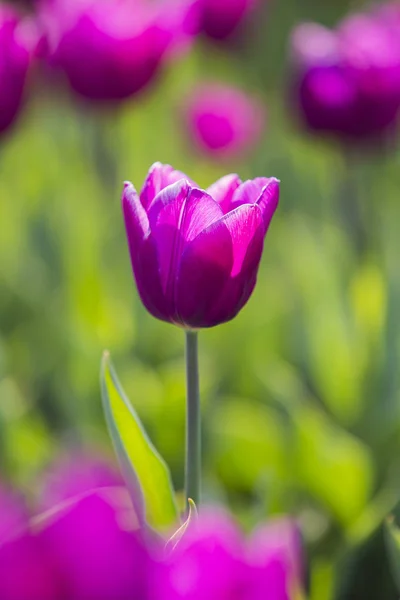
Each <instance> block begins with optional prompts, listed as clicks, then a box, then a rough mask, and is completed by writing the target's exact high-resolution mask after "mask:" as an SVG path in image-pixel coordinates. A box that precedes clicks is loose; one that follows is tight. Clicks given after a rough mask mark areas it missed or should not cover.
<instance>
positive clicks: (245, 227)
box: [176, 204, 264, 327]
mask: <svg viewBox="0 0 400 600" xmlns="http://www.w3.org/2000/svg"><path fill="white" fill-rule="evenodd" d="M263 238H264V225H263V220H262V214H261V210H260V208H259V207H258V206H257V205H248V204H245V205H243V206H240V207H238V208H237V209H236V210H234V211H232V212H230V213H228V214H227V215H225V216H223V217H222V218H221V219H219V220H218V221H217V222H215V223H213V224H211V225H210V226H209V227H208V228H207V229H206V230H204V231H203V232H202V233H201V234H200V235H199V236H198V237H197V238H196V239H195V240H194V241H193V242H191V243H190V244H189V245H188V246H187V249H186V250H185V252H184V253H183V255H182V261H181V268H180V272H179V279H178V284H177V295H176V298H177V307H178V313H179V317H180V320H181V322H182V323H184V324H185V325H187V326H189V327H212V326H213V325H216V324H218V323H222V322H224V321H228V320H229V319H231V318H233V317H234V316H235V315H236V314H237V312H239V310H240V309H241V308H242V306H243V305H244V304H245V302H247V300H248V298H249V296H250V294H251V292H252V290H253V288H254V284H255V280H256V274H257V269H258V265H259V262H260V259H261V253H262V249H263Z"/></svg>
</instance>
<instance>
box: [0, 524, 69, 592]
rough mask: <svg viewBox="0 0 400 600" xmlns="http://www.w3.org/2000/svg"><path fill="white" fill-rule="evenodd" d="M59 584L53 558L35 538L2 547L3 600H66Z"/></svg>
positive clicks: (26, 536) (0, 577) (0, 585)
mask: <svg viewBox="0 0 400 600" xmlns="http://www.w3.org/2000/svg"><path fill="white" fill-rule="evenodd" d="M58 583H59V580H58V577H57V576H56V572H55V570H54V569H53V564H52V560H51V554H48V553H47V552H45V549H44V548H43V547H42V544H41V541H40V540H39V539H37V538H36V537H34V536H33V535H30V534H28V533H25V534H24V535H22V536H21V537H19V538H17V539H14V540H12V541H10V542H8V543H6V544H3V545H1V546H0V598H1V600H58V599H59V598H64V597H65V596H64V588H63V587H61V586H59V585H58ZM77 600H78V599H77Z"/></svg>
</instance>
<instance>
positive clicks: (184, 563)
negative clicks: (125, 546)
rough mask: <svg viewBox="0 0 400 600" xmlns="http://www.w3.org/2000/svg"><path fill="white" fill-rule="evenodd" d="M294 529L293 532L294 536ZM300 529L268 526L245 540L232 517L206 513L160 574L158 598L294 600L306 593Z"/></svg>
mask: <svg viewBox="0 0 400 600" xmlns="http://www.w3.org/2000/svg"><path fill="white" fill-rule="evenodd" d="M289 530H291V531H290V534H289ZM295 535H298V534H297V528H296V527H295V526H294V525H293V524H291V523H290V522H285V521H283V520H282V521H280V522H279V526H278V524H271V525H268V524H267V525H265V526H263V527H262V528H261V529H259V530H258V532H257V533H256V534H255V536H254V538H253V539H251V538H250V540H249V541H247V542H246V541H245V540H244V539H243V538H242V535H241V532H240V531H239V530H238V529H237V527H236V525H235V524H234V523H233V522H232V520H231V519H230V517H229V516H227V515H226V514H224V513H222V512H219V511H218V512H215V510H214V511H211V512H210V511H209V510H207V509H203V511H202V512H201V514H200V517H199V519H198V521H197V522H196V523H194V524H193V525H191V526H190V527H189V530H188V531H187V532H186V533H185V535H184V537H183V539H181V541H180V542H179V543H178V545H177V547H176V549H175V550H174V551H173V553H172V554H171V555H170V556H169V557H167V558H166V559H165V561H164V562H163V563H162V564H161V565H160V569H159V572H158V573H156V577H155V578H154V581H155V590H154V597H156V598H160V599H162V600H202V599H203V598H207V599H208V600H290V598H293V597H294V596H293V595H292V594H293V592H294V591H295V590H297V591H300V588H301V585H302V582H301V580H299V579H298V572H297V570H296V569H297V565H296V564H295V562H294V561H293V560H292V557H293V556H295V555H296V560H297V559H300V555H298V554H297V553H298V548H297V547H296V548H294V547H292V537H294V536H295Z"/></svg>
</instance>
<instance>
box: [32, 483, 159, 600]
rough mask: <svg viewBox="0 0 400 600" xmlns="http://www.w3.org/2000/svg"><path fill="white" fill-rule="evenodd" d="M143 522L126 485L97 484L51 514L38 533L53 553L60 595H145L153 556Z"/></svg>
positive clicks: (111, 599)
mask: <svg viewBox="0 0 400 600" xmlns="http://www.w3.org/2000/svg"><path fill="white" fill-rule="evenodd" d="M137 528H138V523H137V521H136V519H135V515H134V513H133V510H132V507H131V505H130V503H129V496H128V494H127V493H126V491H125V490H124V489H120V490H118V489H116V488H114V489H112V488H109V489H108V490H105V489H104V490H101V491H99V490H97V491H93V490H92V491H90V492H88V493H87V494H83V495H82V496H79V497H77V498H75V499H73V500H71V501H70V502H67V503H66V504H65V505H64V507H62V508H61V509H60V510H59V511H58V514H56V515H55V516H52V515H51V514H50V516H49V517H48V519H47V520H46V521H45V522H44V526H43V527H41V528H40V530H39V533H38V534H37V538H38V540H39V542H40V544H41V545H42V547H44V548H45V550H46V551H47V552H48V555H49V556H51V568H52V570H53V571H54V572H55V573H56V575H57V579H58V581H59V587H60V589H61V590H62V591H63V594H64V595H60V597H61V598H64V597H65V598H68V599H69V598H71V599H73V600H116V599H117V598H118V600H131V599H132V598H133V597H137V598H141V599H142V598H143V600H145V599H146V598H147V597H148V594H147V591H146V590H147V587H148V584H149V576H150V573H149V569H150V562H151V559H150V554H149V552H148V551H147V550H146V548H145V543H144V539H143V535H142V531H139V530H138V529H137ZM57 598H58V597H57Z"/></svg>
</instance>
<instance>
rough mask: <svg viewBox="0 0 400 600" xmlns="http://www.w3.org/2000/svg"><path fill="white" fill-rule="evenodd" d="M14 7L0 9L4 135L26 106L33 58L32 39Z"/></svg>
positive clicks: (0, 122)
mask: <svg viewBox="0 0 400 600" xmlns="http://www.w3.org/2000/svg"><path fill="white" fill-rule="evenodd" d="M27 33H28V32H27V29H26V28H25V24H24V22H23V21H22V19H21V18H20V16H19V15H18V13H17V12H16V11H15V10H14V9H13V8H11V7H10V6H6V5H2V6H0V133H2V132H3V131H5V130H7V129H8V128H9V127H10V126H11V125H12V124H13V123H14V121H15V119H16V118H17V116H18V114H19V112H20V109H21V107H22V103H23V99H24V92H25V87H26V80H27V76H28V70H29V66H30V63H31V56H32V39H30V38H29V35H27Z"/></svg>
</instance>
